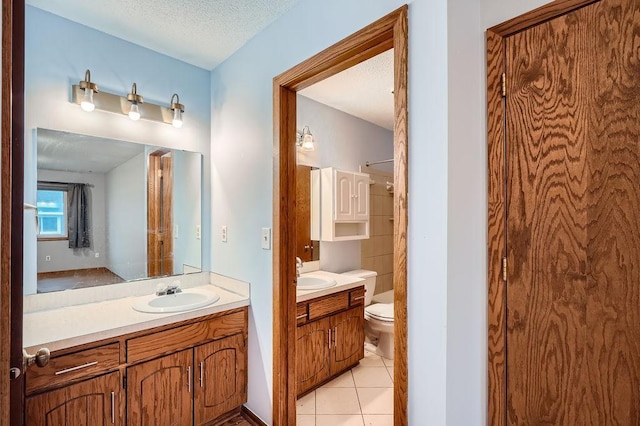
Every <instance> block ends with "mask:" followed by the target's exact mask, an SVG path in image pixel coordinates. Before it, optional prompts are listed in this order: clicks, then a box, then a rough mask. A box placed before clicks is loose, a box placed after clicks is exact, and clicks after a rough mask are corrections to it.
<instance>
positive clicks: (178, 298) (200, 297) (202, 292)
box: [132, 288, 220, 314]
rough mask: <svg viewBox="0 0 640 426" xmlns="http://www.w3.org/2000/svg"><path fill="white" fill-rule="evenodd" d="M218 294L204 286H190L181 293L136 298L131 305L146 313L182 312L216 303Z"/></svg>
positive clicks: (218, 297)
mask: <svg viewBox="0 0 640 426" xmlns="http://www.w3.org/2000/svg"><path fill="white" fill-rule="evenodd" d="M218 299H220V296H219V295H217V294H216V293H215V292H213V291H211V290H207V289H204V288H190V289H186V290H182V293H176V294H167V295H164V296H156V295H155V294H153V295H151V296H143V297H139V298H137V299H136V301H135V302H134V303H133V305H132V307H133V309H135V310H136V311H139V312H146V313H152V314H154V313H166V312H182V311H189V310H191V309H197V308H203V307H205V306H208V305H211V304H213V303H216V302H217V301H218Z"/></svg>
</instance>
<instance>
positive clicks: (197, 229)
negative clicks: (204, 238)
mask: <svg viewBox="0 0 640 426" xmlns="http://www.w3.org/2000/svg"><path fill="white" fill-rule="evenodd" d="M199 239H200V225H196V240H199Z"/></svg>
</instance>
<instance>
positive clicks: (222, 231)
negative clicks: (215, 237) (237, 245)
mask: <svg viewBox="0 0 640 426" xmlns="http://www.w3.org/2000/svg"><path fill="white" fill-rule="evenodd" d="M220 240H221V241H222V242H223V243H226V242H227V225H223V226H222V228H220Z"/></svg>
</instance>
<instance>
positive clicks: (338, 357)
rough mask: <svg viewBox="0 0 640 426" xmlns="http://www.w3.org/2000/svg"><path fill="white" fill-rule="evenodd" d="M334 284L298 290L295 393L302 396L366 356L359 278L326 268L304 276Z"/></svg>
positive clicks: (362, 288)
mask: <svg viewBox="0 0 640 426" xmlns="http://www.w3.org/2000/svg"><path fill="white" fill-rule="evenodd" d="M307 276H311V277H318V278H326V279H328V280H334V281H335V282H336V284H334V285H333V286H331V287H328V288H324V289H317V290H300V289H298V291H297V315H296V321H297V328H296V393H297V395H298V396H301V395H302V394H304V393H307V392H308V391H310V390H313V389H315V388H316V387H318V386H319V385H321V384H323V383H325V382H327V381H329V380H331V379H332V378H334V377H336V376H338V375H340V374H341V373H342V372H344V371H346V370H348V369H349V368H351V367H353V366H354V365H356V364H358V362H359V361H360V360H361V359H362V358H364V291H365V290H364V286H363V284H362V282H363V280H362V279H359V278H352V277H346V276H343V275H340V274H332V273H329V272H324V271H315V272H313V273H310V274H303V277H307Z"/></svg>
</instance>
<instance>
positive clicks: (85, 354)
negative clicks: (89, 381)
mask: <svg viewBox="0 0 640 426" xmlns="http://www.w3.org/2000/svg"><path fill="white" fill-rule="evenodd" d="M119 363H120V344H119V343H112V344H110V345H105V346H100V347H98V348H93V349H87V350H84V351H80V352H75V353H72V354H67V355H62V356H59V357H53V358H51V360H50V361H49V363H48V364H47V365H46V366H44V367H41V368H39V367H36V366H31V367H29V368H28V369H27V373H26V379H25V380H26V392H27V394H29V393H32V392H35V391H38V390H42V389H50V388H54V387H56V386H60V385H66V384H69V383H71V382H74V381H77V380H79V379H84V378H87V377H92V376H96V375H98V374H101V373H103V372H106V371H108V370H111V369H115V368H117V367H118V365H119Z"/></svg>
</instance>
